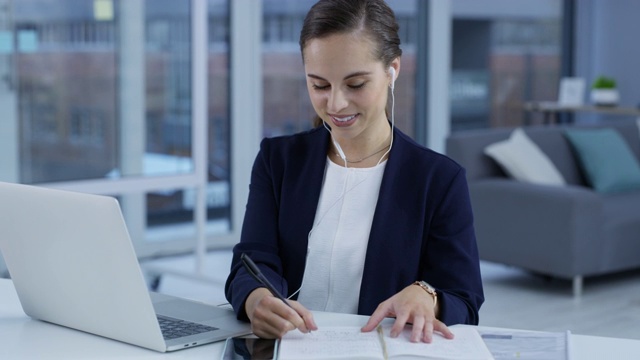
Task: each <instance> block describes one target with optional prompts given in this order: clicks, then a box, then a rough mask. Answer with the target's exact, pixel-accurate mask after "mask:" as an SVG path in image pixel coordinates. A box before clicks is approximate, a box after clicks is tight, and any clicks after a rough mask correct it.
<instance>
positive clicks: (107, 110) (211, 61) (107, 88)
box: [0, 0, 244, 256]
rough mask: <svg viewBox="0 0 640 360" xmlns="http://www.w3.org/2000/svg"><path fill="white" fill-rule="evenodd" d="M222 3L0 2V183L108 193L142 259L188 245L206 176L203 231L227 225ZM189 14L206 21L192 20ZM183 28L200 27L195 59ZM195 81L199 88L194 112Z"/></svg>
mask: <svg viewBox="0 0 640 360" xmlns="http://www.w3.org/2000/svg"><path fill="white" fill-rule="evenodd" d="M194 7H195V8H197V9H200V10H204V11H200V12H196V11H194ZM228 9H229V1H228V0H191V1H174V0H142V1H123V0H65V1H59V0H21V1H10V0H0V79H1V80H0V107H1V108H2V109H3V121H2V122H0V159H2V160H1V161H0V164H2V165H0V181H11V182H21V183H28V184H37V185H46V186H50V187H58V188H63V189H69V190H77V191H85V192H93V193H101V194H107V195H115V196H118V198H119V200H120V201H121V206H122V208H123V213H124V215H125V218H126V220H127V224H128V226H129V230H130V233H131V236H132V239H133V241H134V244H135V245H136V248H137V250H138V254H139V255H140V256H145V255H149V254H156V253H158V252H162V253H171V252H176V251H185V250H192V249H193V238H194V236H195V235H194V234H196V229H195V227H194V212H195V208H196V206H197V204H198V201H197V198H198V195H197V194H198V191H197V188H198V186H200V185H199V184H200V182H201V181H202V180H201V179H205V180H204V181H208V185H207V187H206V189H205V190H204V199H205V203H206V204H207V207H208V210H207V211H206V212H207V214H208V219H209V220H210V221H209V222H208V223H207V224H206V227H207V230H209V234H213V235H220V234H223V235H225V236H226V235H228V234H230V232H231V231H232V230H233V229H232V226H231V214H230V212H231V208H232V204H231V201H232V197H231V186H230V179H231V176H230V170H229V169H230V168H231V166H232V164H231V161H230V159H231V156H230V151H229V146H230V139H229V136H230V119H229V114H230V109H229V94H228V89H229V46H228V42H229V33H230V31H229V26H230V22H229V11H228ZM201 14H202V15H201ZM198 16H203V18H206V19H207V20H205V21H203V22H202V24H199V25H198V26H197V27H196V26H195V25H194V22H195V21H194V19H196V18H198ZM194 33H195V34H198V36H199V37H200V38H202V39H206V37H207V36H209V39H208V40H204V41H203V43H202V44H204V46H201V45H202V44H197V45H198V49H197V50H198V51H201V53H202V54H203V57H206V58H207V60H206V62H205V65H204V66H203V67H201V68H197V67H196V66H194V56H193V55H192V54H193V53H194V51H195V47H196V44H194V42H195V40H194V35H193V34H194ZM207 43H208V44H209V46H207V45H206V44H207ZM195 72H197V73H195ZM194 78H195V79H200V78H206V79H207V80H206V83H207V84H206V85H205V87H206V86H208V88H209V91H208V95H209V96H208V98H206V97H203V104H204V105H203V108H208V112H207V111H205V112H204V114H205V115H204V116H202V117H198V116H196V114H195V111H194V105H193V104H194V99H195V98H196V95H197V94H196V93H194V91H195V90H194V89H195V87H194V80H193V79H194ZM198 91H200V90H198ZM206 93H207V92H206V90H205V91H204V92H201V94H206ZM198 96H200V95H198ZM200 130H202V131H200ZM202 133H206V134H207V135H208V136H201V134H202ZM203 139H204V141H205V142H204V143H203V142H202V141H203ZM207 139H208V141H209V142H208V144H207V143H206V141H207ZM200 145H202V146H200ZM200 149H203V150H200ZM203 154H206V155H207V156H203ZM207 159H208V161H207V163H203V164H202V165H201V164H198V163H197V162H198V161H203V160H204V161H206V160H207ZM201 175H202V176H201ZM243 200H244V199H243ZM227 240H228V239H227ZM213 241H215V240H213ZM227 243H228V241H227Z"/></svg>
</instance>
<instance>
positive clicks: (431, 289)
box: [413, 280, 438, 309]
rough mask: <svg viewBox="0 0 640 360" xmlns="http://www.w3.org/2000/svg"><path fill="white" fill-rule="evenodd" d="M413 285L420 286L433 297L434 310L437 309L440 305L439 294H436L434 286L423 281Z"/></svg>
mask: <svg viewBox="0 0 640 360" xmlns="http://www.w3.org/2000/svg"><path fill="white" fill-rule="evenodd" d="M413 285H418V286H420V287H421V288H422V290H424V291H426V292H427V294H429V295H431V297H433V308H434V309H435V307H436V305H438V293H437V292H436V289H435V288H434V287H433V286H431V285H429V283H428V282H426V281H423V280H420V281H416V282H414V283H413Z"/></svg>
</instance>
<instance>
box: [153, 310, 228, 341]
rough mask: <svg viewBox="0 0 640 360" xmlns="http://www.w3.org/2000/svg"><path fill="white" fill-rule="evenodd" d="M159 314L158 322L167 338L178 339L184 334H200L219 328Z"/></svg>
mask: <svg viewBox="0 0 640 360" xmlns="http://www.w3.org/2000/svg"><path fill="white" fill-rule="evenodd" d="M157 316H158V323H159V324H160V330H162V336H163V337H164V338H165V340H171V339H177V338H179V337H183V336H189V335H195V334H200V333H204V332H208V331H214V330H218V328H216V327H213V326H207V325H202V324H197V323H194V322H190V321H184V320H178V319H173V318H170V317H166V316H160V315H157Z"/></svg>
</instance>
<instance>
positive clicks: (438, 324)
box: [433, 320, 454, 339]
mask: <svg viewBox="0 0 640 360" xmlns="http://www.w3.org/2000/svg"><path fill="white" fill-rule="evenodd" d="M433 330H434V331H437V332H439V333H441V334H442V336H444V337H445V339H453V336H454V335H453V333H452V332H451V330H449V328H448V327H447V325H445V323H443V322H442V321H440V320H435V321H434V323H433Z"/></svg>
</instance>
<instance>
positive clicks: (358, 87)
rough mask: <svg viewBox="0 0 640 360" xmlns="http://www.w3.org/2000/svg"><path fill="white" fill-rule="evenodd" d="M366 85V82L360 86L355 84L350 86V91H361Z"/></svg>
mask: <svg viewBox="0 0 640 360" xmlns="http://www.w3.org/2000/svg"><path fill="white" fill-rule="evenodd" d="M365 84H366V82H363V83H360V84H353V85H348V86H349V88H350V89H354V90H357V89H361V88H363V87H364V85H365Z"/></svg>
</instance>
